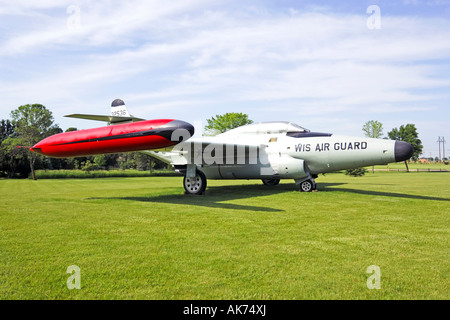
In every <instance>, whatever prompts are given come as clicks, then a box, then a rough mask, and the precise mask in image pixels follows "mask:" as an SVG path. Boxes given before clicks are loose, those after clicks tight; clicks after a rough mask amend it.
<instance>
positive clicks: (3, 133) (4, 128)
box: [0, 120, 14, 142]
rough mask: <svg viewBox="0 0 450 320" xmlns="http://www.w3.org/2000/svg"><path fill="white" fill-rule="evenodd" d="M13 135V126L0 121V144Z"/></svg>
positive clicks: (6, 121)
mask: <svg viewBox="0 0 450 320" xmlns="http://www.w3.org/2000/svg"><path fill="white" fill-rule="evenodd" d="M13 133H14V125H13V124H12V123H11V121H9V120H2V121H0V142H2V141H3V140H5V139H6V138H8V137H10V136H12V135H13Z"/></svg>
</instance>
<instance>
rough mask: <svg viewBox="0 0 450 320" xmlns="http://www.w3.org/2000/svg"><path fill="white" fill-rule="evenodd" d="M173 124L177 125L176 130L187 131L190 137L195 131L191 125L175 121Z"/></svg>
mask: <svg viewBox="0 0 450 320" xmlns="http://www.w3.org/2000/svg"><path fill="white" fill-rule="evenodd" d="M175 122H176V123H177V126H178V129H184V130H186V131H188V132H189V134H190V136H191V137H192V136H193V135H194V132H195V129H194V126H193V125H192V124H190V123H189V122H186V121H181V120H175Z"/></svg>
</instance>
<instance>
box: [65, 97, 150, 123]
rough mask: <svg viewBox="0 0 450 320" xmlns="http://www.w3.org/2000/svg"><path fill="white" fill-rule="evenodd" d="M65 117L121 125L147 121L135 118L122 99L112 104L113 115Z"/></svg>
mask: <svg viewBox="0 0 450 320" xmlns="http://www.w3.org/2000/svg"><path fill="white" fill-rule="evenodd" d="M65 117H69V118H78V119H88V120H96V121H105V122H109V123H110V124H119V123H126V122H137V121H143V120H145V119H141V118H136V117H133V116H132V115H130V114H129V113H128V110H127V106H126V105H125V102H123V100H122V99H116V100H114V101H113V102H112V103H111V115H110V116H104V115H95V114H69V115H66V116H65Z"/></svg>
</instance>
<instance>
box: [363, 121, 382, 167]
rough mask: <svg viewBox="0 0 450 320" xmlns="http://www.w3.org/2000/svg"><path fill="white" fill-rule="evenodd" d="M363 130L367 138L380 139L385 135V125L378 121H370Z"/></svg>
mask: <svg viewBox="0 0 450 320" xmlns="http://www.w3.org/2000/svg"><path fill="white" fill-rule="evenodd" d="M362 130H363V131H364V134H365V136H366V137H368V138H375V139H379V138H381V136H382V135H383V124H382V123H381V122H379V121H376V120H370V121H367V122H366V123H365V124H364V126H363V127H362ZM374 172H375V166H372V173H374Z"/></svg>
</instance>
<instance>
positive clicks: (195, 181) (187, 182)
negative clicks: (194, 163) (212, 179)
mask: <svg viewBox="0 0 450 320" xmlns="http://www.w3.org/2000/svg"><path fill="white" fill-rule="evenodd" d="M183 187H184V190H186V193H188V194H195V195H199V194H202V193H203V192H204V191H205V190H206V176H205V174H204V173H203V172H201V171H199V170H197V171H196V175H195V177H193V178H188V177H186V176H184V179H183Z"/></svg>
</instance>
